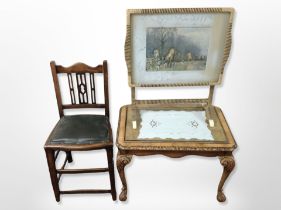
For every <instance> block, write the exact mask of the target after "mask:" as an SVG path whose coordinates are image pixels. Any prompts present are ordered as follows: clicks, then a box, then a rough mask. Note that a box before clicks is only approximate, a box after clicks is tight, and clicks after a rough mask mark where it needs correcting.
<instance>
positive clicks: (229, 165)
mask: <svg viewBox="0 0 281 210" xmlns="http://www.w3.org/2000/svg"><path fill="white" fill-rule="evenodd" d="M219 159H220V163H221V165H222V166H223V174H222V177H221V180H220V183H219V186H218V194H217V200H218V201H219V202H224V201H225V200H226V197H225V195H224V193H223V185H224V183H225V181H226V179H227V178H228V176H229V174H230V173H231V172H232V170H233V169H234V167H235V161H234V158H233V156H232V155H231V156H222V157H219Z"/></svg>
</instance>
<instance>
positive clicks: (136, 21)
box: [125, 8, 234, 87]
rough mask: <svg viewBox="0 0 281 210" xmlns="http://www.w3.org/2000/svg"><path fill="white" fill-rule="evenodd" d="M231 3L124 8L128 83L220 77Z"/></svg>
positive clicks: (204, 82)
mask: <svg viewBox="0 0 281 210" xmlns="http://www.w3.org/2000/svg"><path fill="white" fill-rule="evenodd" d="M233 13H234V9H233V8H173V9H129V10H127V35H126V43H125V59H126V63H127V67H128V79H129V86H130V87H157V86H209V85H217V84H220V83H221V80H222V75H223V71H224V66H225V64H226V62H227V59H228V57H229V53H230V48H231V30H232V20H233Z"/></svg>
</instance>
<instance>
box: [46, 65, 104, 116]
mask: <svg viewBox="0 0 281 210" xmlns="http://www.w3.org/2000/svg"><path fill="white" fill-rule="evenodd" d="M50 65H51V70H52V75H53V81H54V86H55V91H56V97H57V104H58V109H59V115H60V117H62V116H64V109H79V108H104V109H105V115H106V116H107V117H109V99H108V73H107V61H103V64H102V65H98V66H96V67H91V66H88V65H86V64H84V63H76V64H74V65H72V66H70V67H63V66H60V65H56V63H55V62H54V61H52V62H51V63H50ZM96 73H101V74H103V78H104V104H98V103H96V88H95V74H96ZM58 74H66V75H67V79H68V86H69V93H70V99H71V104H63V103H62V95H61V89H60V84H59V78H58ZM87 81H88V82H89V83H90V84H87ZM89 92H90V93H89Z"/></svg>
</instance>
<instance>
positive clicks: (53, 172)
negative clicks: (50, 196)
mask: <svg viewBox="0 0 281 210" xmlns="http://www.w3.org/2000/svg"><path fill="white" fill-rule="evenodd" d="M45 152H46V157H47V161H48V166H49V172H50V177H51V182H52V186H53V190H54V194H55V197H56V201H57V202H59V201H60V190H59V180H58V177H57V169H56V163H55V151H54V150H50V149H45Z"/></svg>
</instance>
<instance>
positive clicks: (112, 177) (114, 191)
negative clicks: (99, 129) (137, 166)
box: [106, 147, 116, 201]
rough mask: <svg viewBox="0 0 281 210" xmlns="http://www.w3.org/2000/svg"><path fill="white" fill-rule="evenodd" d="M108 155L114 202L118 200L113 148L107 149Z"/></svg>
mask: <svg viewBox="0 0 281 210" xmlns="http://www.w3.org/2000/svg"><path fill="white" fill-rule="evenodd" d="M106 154H107V162H108V169H109V177H110V186H111V196H112V200H114V201H115V200H116V188H115V178H114V164H113V148H112V147H111V148H107V149H106Z"/></svg>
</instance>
